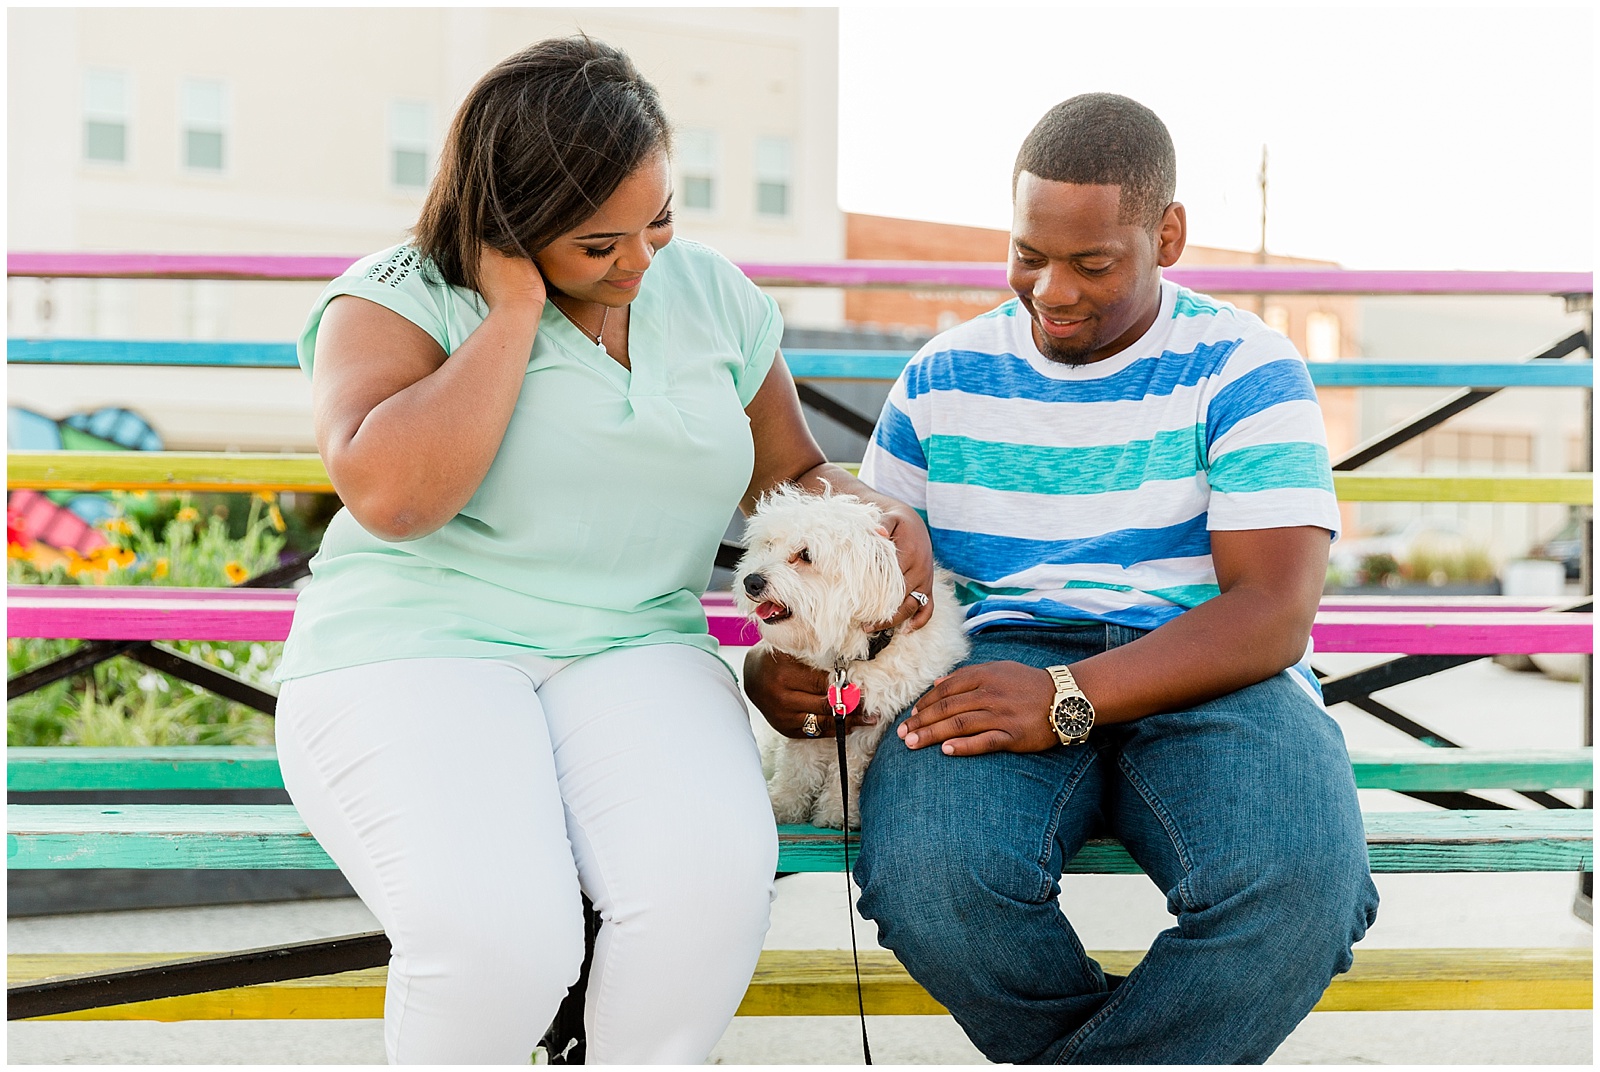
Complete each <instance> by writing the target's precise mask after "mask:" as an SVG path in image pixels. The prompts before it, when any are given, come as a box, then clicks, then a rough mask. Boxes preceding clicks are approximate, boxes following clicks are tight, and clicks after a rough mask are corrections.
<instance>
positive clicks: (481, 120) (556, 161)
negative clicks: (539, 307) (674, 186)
mask: <svg viewBox="0 0 1600 1072" xmlns="http://www.w3.org/2000/svg"><path fill="white" fill-rule="evenodd" d="M670 147H671V133H670V130H669V128H668V126H667V119H666V116H665V114H664V113H663V112H662V109H661V100H660V98H659V97H658V96H657V95H656V91H655V87H653V86H651V85H650V83H649V82H646V81H645V80H644V78H643V77H642V76H641V75H640V74H639V72H638V70H637V69H636V68H635V67H634V66H633V61H632V60H630V59H629V58H628V56H627V54H626V53H624V52H623V51H622V50H620V49H617V48H613V47H611V46H610V45H607V44H603V43H602V42H599V41H596V40H594V39H593V38H590V37H587V36H581V35H580V36H577V37H563V38H552V39H551V40H548V41H540V42H539V43H537V44H535V45H530V46H529V47H528V48H525V49H523V50H522V51H521V52H518V53H517V54H516V55H514V56H509V57H507V58H506V59H504V60H501V61H500V62H499V63H497V64H495V66H494V67H493V69H491V70H490V71H489V73H488V74H486V75H484V76H483V77H482V78H481V79H479V80H478V84H477V85H475V86H473V87H472V89H471V90H470V91H469V92H468V93H467V98H466V100H465V101H463V102H462V104H461V107H460V109H459V110H458V111H457V112H456V115H455V118H454V119H453V120H451V122H450V132H449V134H447V135H446V136H445V142H444V148H443V150H442V151H441V152H440V154H439V171H438V174H436V175H435V176H434V179H433V185H432V186H430V187H429V189H428V197H427V200H426V201H424V202H423V205H422V213H421V215H420V216H419V217H418V219H417V225H416V226H415V227H414V228H412V235H413V241H414V243H415V245H416V247H417V248H418V249H419V250H421V251H422V252H423V253H424V254H425V255H426V256H427V257H428V258H429V259H431V260H432V261H433V263H434V264H435V265H436V266H437V268H438V270H439V272H440V274H441V275H443V276H444V279H445V281H446V282H448V283H450V284H452V285H454V286H464V287H471V288H472V289H474V290H476V289H477V284H478V278H477V264H478V250H479V243H480V242H482V243H487V244H488V245H490V246H491V247H493V248H494V249H497V250H499V251H500V252H502V253H506V254H520V255H522V256H525V257H531V256H532V255H533V254H534V253H537V252H538V251H539V250H541V249H543V248H544V247H545V246H547V245H549V244H550V243H551V242H552V241H554V240H555V239H556V238H557V237H558V236H560V235H561V234H563V233H565V232H567V231H570V230H571V229H572V228H574V227H576V226H578V225H579V224H580V223H582V222H583V221H584V220H585V219H587V218H588V217H589V216H591V215H593V214H594V212H595V210H596V209H598V208H599V207H600V205H601V204H602V203H603V202H604V201H605V200H606V199H607V198H608V197H610V196H611V195H612V194H613V193H614V192H615V191H616V189H617V187H618V186H620V185H621V184H622V181H623V180H624V179H626V178H627V177H628V175H629V174H630V173H631V172H633V171H634V169H636V168H637V167H638V166H639V165H640V164H642V163H643V162H644V161H645V159H646V158H647V157H648V156H649V155H650V154H651V153H652V152H654V151H655V150H657V149H669V148H670Z"/></svg>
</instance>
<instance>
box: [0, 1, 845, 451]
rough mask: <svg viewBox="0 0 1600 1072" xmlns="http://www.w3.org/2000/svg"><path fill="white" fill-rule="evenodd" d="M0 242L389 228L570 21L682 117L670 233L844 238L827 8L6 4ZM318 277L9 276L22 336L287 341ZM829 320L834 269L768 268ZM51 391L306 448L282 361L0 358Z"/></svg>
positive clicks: (803, 256)
mask: <svg viewBox="0 0 1600 1072" xmlns="http://www.w3.org/2000/svg"><path fill="white" fill-rule="evenodd" d="M7 18H8V57H7V70H8V74H7V77H8V89H9V94H8V123H9V134H8V148H9V150H10V152H9V158H8V206H7V207H8V225H9V226H8V237H7V246H8V248H9V249H10V250H11V251H13V252H21V251H44V250H52V251H55V250H96V251H125V252H185V253H190V252H195V253H217V252H237V253H316V254H347V255H350V256H352V257H355V256H360V255H362V254H365V253H368V252H371V251H373V250H376V249H380V248H383V247H385V246H388V245H392V244H394V243H396V242H399V241H402V240H404V238H405V237H406V234H407V231H408V229H409V228H410V226H411V225H412V223H413V222H414V221H415V218H416V213H417V210H418V208H419V206H420V205H421V202H422V198H423V195H424V193H425V191H426V187H427V182H428V180H429V179H430V178H431V177H432V174H433V169H434V167H435V165H436V161H437V158H438V152H439V148H440V144H441V142H442V139H443V135H444V132H445V129H446V128H447V126H448V124H449V121H450V117H451V116H452V115H453V114H454V111H455V109H456V107H457V105H458V104H459V102H460V100H461V99H462V97H463V96H464V95H465V93H466V91H467V90H468V89H469V88H470V87H471V85H472V84H473V83H474V82H475V81H476V80H477V79H478V77H480V76H481V75H482V74H483V73H484V72H485V71H486V70H488V68H489V67H491V66H492V65H493V64H494V63H495V62H497V61H498V60H500V59H502V58H503V57H505V56H507V55H509V54H511V53H512V52H515V51H516V50H518V49H519V48H522V47H524V46H525V45H527V44H529V43H531V42H534V41H537V40H540V39H542V38H546V37H552V36H560V35H566V34H572V33H578V32H583V33H588V34H590V35H591V36H594V37H597V38H599V39H601V40H604V41H607V42H609V43H611V44H615V45H617V46H619V47H621V48H623V49H625V50H626V51H627V52H628V53H629V54H630V55H631V56H632V57H633V59H634V61H635V63H636V64H637V65H638V66H639V68H640V70H641V71H642V72H643V73H644V75H645V77H647V78H649V79H650V80H651V81H652V82H653V83H654V84H655V85H656V87H657V88H658V89H659V90H660V92H661V95H662V99H663V102H664V103H665V105H666V108H667V112H668V115H669V117H670V118H671V119H672V121H673V123H674V126H675V128H676V133H675V137H676V143H677V145H676V153H675V161H674V166H675V170H676V180H675V181H676V202H675V207H676V210H677V216H678V221H679V222H678V233H679V234H682V235H685V236H688V237H692V238H695V239H697V240H700V241H704V242H706V243H707V244H709V245H711V246H713V247H715V248H717V249H719V250H721V251H722V252H724V253H725V254H727V255H728V256H729V257H731V258H733V259H735V260H760V261H833V260H840V259H842V258H843V256H844V217H843V215H842V213H841V212H840V211H839V208H838V197H837V171H838V160H837V140H838V139H837V125H838V122H837V121H838V15H837V12H836V11H835V10H833V9H828V8H794V9H785V8H715V9H687V8H630V9H607V8H486V9H471V8H452V9H432V8H392V9H379V8H344V9H315V8H279V9H269V8H250V9H243V8H241V9H227V8H165V9H140V8H79V9H48V8H35V9H13V10H11V11H10V12H8V15H7ZM319 289H320V284H315V283H234V282H218V281H178V282H151V281H125V280H104V281H77V280H32V279H16V280H11V281H10V282H9V285H8V290H7V299H8V300H7V305H8V329H7V334H8V335H9V336H11V337H24V338H50V337H55V338H95V337H101V338H145V339H162V338H166V339H248V340H262V341H288V340H291V339H293V338H294V337H295V336H296V335H297V334H298V332H299V329H300V327H301V324H302V322H303V320H304V316H305V312H306V310H307V308H308V307H309V305H310V303H311V301H312V299H313V298H314V297H315V295H316V293H317V291H318V290H319ZM776 296H777V297H778V300H779V303H780V305H781V306H782V307H783V309H784V313H785V315H786V317H788V318H789V319H790V320H791V321H792V322H795V323H797V324H804V325H807V326H821V327H829V326H836V325H837V324H839V323H840V321H841V319H842V298H841V297H840V295H839V294H838V293H837V292H831V293H830V292H814V291H798V290H796V291H787V292H778V293H777V295H776ZM9 372H10V376H9V384H10V386H9V395H10V401H11V402H12V404H15V405H25V406H28V407H29V408H33V409H37V410H39V411H40V412H44V413H47V414H48V415H51V416H60V415H63V414H65V413H67V412H72V411H74V410H79V409H84V408H92V407H94V406H97V405H103V404H121V405H127V406H129V407H130V408H134V409H137V410H140V411H142V412H144V413H145V414H146V415H147V416H149V417H150V418H151V419H152V420H153V421H154V423H155V424H156V425H157V427H158V430H160V431H161V432H162V434H163V435H164V437H165V438H166V440H167V444H168V446H170V447H173V448H179V449H201V448H212V449H215V448H223V449H227V448H236V449H245V450H261V449H273V450H309V449H312V448H313V442H312V440H311V437H310V416H309V395H308V392H307V390H306V384H305V381H304V379H303V377H301V376H300V375H299V373H297V372H293V371H284V372H277V371H270V370H260V371H243V370H197V369H131V370H112V369H104V368H98V369H92V370H90V369H82V368H77V369H54V368H43V367H39V366H13V367H11V369H10V370H9Z"/></svg>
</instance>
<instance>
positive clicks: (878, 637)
mask: <svg viewBox="0 0 1600 1072" xmlns="http://www.w3.org/2000/svg"><path fill="white" fill-rule="evenodd" d="M893 639H894V630H893V629H882V630H879V631H878V632H876V633H873V634H872V638H871V639H870V640H868V641H867V659H868V661H871V660H873V659H876V658H877V657H878V653H879V652H881V651H883V649H884V648H887V647H888V646H889V641H891V640H893Z"/></svg>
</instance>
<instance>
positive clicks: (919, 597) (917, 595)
mask: <svg viewBox="0 0 1600 1072" xmlns="http://www.w3.org/2000/svg"><path fill="white" fill-rule="evenodd" d="M911 598H912V599H914V600H916V601H917V605H918V606H919V607H926V606H927V605H928V597H927V596H925V595H923V594H922V593H921V592H917V591H913V592H912V593H911Z"/></svg>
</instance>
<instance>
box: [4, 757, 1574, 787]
mask: <svg viewBox="0 0 1600 1072" xmlns="http://www.w3.org/2000/svg"><path fill="white" fill-rule="evenodd" d="M1350 764H1351V767H1352V769H1353V771H1354V773H1355V780H1356V785H1357V786H1358V787H1359V788H1362V789H1393V790H1406V789H1434V790H1446V789H1592V788H1594V749H1592V748H1567V749H1498V748H1495V749H1489V748H1404V749H1390V750H1383V751H1370V750H1363V751H1355V752H1352V753H1350ZM281 788H283V775H282V774H281V773H280V772H279V770H278V752H277V749H275V748H273V747H271V746H259V747H251V746H239V745H182V746H175V747H168V748H84V747H60V748H8V749H6V789H7V791H9V792H11V793H50V792H64V791H79V792H84V791H88V792H97V791H98V792H103V791H107V790H120V791H124V792H152V791H155V792H160V791H169V792H170V791H173V790H208V789H281Z"/></svg>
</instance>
